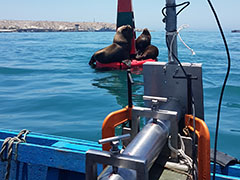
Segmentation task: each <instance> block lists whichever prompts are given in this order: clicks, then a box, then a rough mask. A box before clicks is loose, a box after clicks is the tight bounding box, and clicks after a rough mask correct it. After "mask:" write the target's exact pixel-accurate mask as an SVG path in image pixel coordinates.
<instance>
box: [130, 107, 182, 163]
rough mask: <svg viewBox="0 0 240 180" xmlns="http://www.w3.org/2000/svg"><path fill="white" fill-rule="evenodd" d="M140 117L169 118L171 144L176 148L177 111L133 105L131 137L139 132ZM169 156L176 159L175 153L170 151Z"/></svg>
mask: <svg viewBox="0 0 240 180" xmlns="http://www.w3.org/2000/svg"><path fill="white" fill-rule="evenodd" d="M140 117H146V118H155V119H161V120H169V121H170V123H171V128H170V135H171V136H172V139H171V144H172V146H173V147H174V148H176V149H177V148H178V118H177V112H175V111H168V110H158V111H152V109H151V108H145V107H133V109H132V130H131V139H133V138H134V137H135V136H136V135H137V133H138V132H139V127H140ZM171 157H172V158H174V159H176V158H177V154H175V153H174V152H172V153H171Z"/></svg>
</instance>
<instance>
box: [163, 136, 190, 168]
mask: <svg viewBox="0 0 240 180" xmlns="http://www.w3.org/2000/svg"><path fill="white" fill-rule="evenodd" d="M178 136H179V139H180V143H181V148H180V149H175V148H174V147H172V145H171V136H169V137H168V147H169V149H170V150H171V151H173V152H174V153H176V154H178V155H179V156H181V157H182V158H183V159H184V160H185V163H187V165H188V166H189V167H190V169H192V158H190V157H189V156H188V155H186V154H185V145H184V142H183V140H182V136H181V135H180V134H178Z"/></svg>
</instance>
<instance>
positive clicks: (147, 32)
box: [142, 28, 151, 36]
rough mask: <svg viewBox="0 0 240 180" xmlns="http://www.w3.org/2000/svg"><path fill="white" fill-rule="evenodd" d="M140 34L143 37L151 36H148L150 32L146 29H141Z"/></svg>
mask: <svg viewBox="0 0 240 180" xmlns="http://www.w3.org/2000/svg"><path fill="white" fill-rule="evenodd" d="M142 34H144V35H146V36H151V35H150V32H149V30H148V29H147V28H144V29H143V32H142Z"/></svg>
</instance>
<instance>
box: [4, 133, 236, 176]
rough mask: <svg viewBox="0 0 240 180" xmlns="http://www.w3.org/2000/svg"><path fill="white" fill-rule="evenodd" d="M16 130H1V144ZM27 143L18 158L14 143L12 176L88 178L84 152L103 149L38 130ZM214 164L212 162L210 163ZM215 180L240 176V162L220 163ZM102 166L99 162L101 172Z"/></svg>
mask: <svg viewBox="0 0 240 180" xmlns="http://www.w3.org/2000/svg"><path fill="white" fill-rule="evenodd" d="M17 134H18V133H17V132H15V131H7V130H0V145H2V143H3V141H4V139H5V138H7V137H14V136H16V135H17ZM26 140H27V143H20V144H19V145H18V153H17V161H16V160H15V145H14V146H13V154H12V161H11V170H10V179H11V180H59V179H64V180H81V179H85V159H86V157H85V154H86V151H88V150H89V149H94V150H101V149H102V147H101V145H99V144H97V143H96V142H93V141H86V140H81V139H74V138H66V137H59V136H52V135H44V134H38V133H30V134H28V135H27V138H26ZM6 165H7V162H0V179H4V176H5V173H6ZM211 167H212V164H211ZM216 170H217V174H216V180H226V179H237V180H240V165H239V164H238V165H232V166H227V167H225V168H222V167H220V166H219V165H217V169H216ZM101 171H102V166H101V165H99V166H98V173H100V172H101Z"/></svg>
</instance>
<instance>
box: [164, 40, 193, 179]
mask: <svg viewBox="0 0 240 180" xmlns="http://www.w3.org/2000/svg"><path fill="white" fill-rule="evenodd" d="M166 44H167V48H168V51H169V52H170V48H169V44H168V40H167V38H166ZM171 54H172V56H173V57H174V59H176V61H177V62H178V64H179V66H180V68H181V69H182V71H183V73H184V76H185V78H186V79H187V81H189V80H188V78H189V75H188V74H187V72H186V71H185V69H184V67H183V66H182V63H181V62H180V60H179V59H178V58H177V56H176V55H175V54H174V53H173V51H171ZM190 76H191V75H190ZM190 81H191V80H190ZM190 91H191V94H192V97H191V104H192V106H193V109H194V114H195V101H194V97H193V92H192V87H191V89H190ZM193 124H194V131H193V146H192V155H193V157H192V158H193V162H192V167H193V171H192V175H193V179H194V180H195V178H196V176H195V173H194V167H195V165H194V164H195V159H196V148H195V143H196V139H195V138H196V133H195V132H196V131H195V130H196V127H195V123H193Z"/></svg>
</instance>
